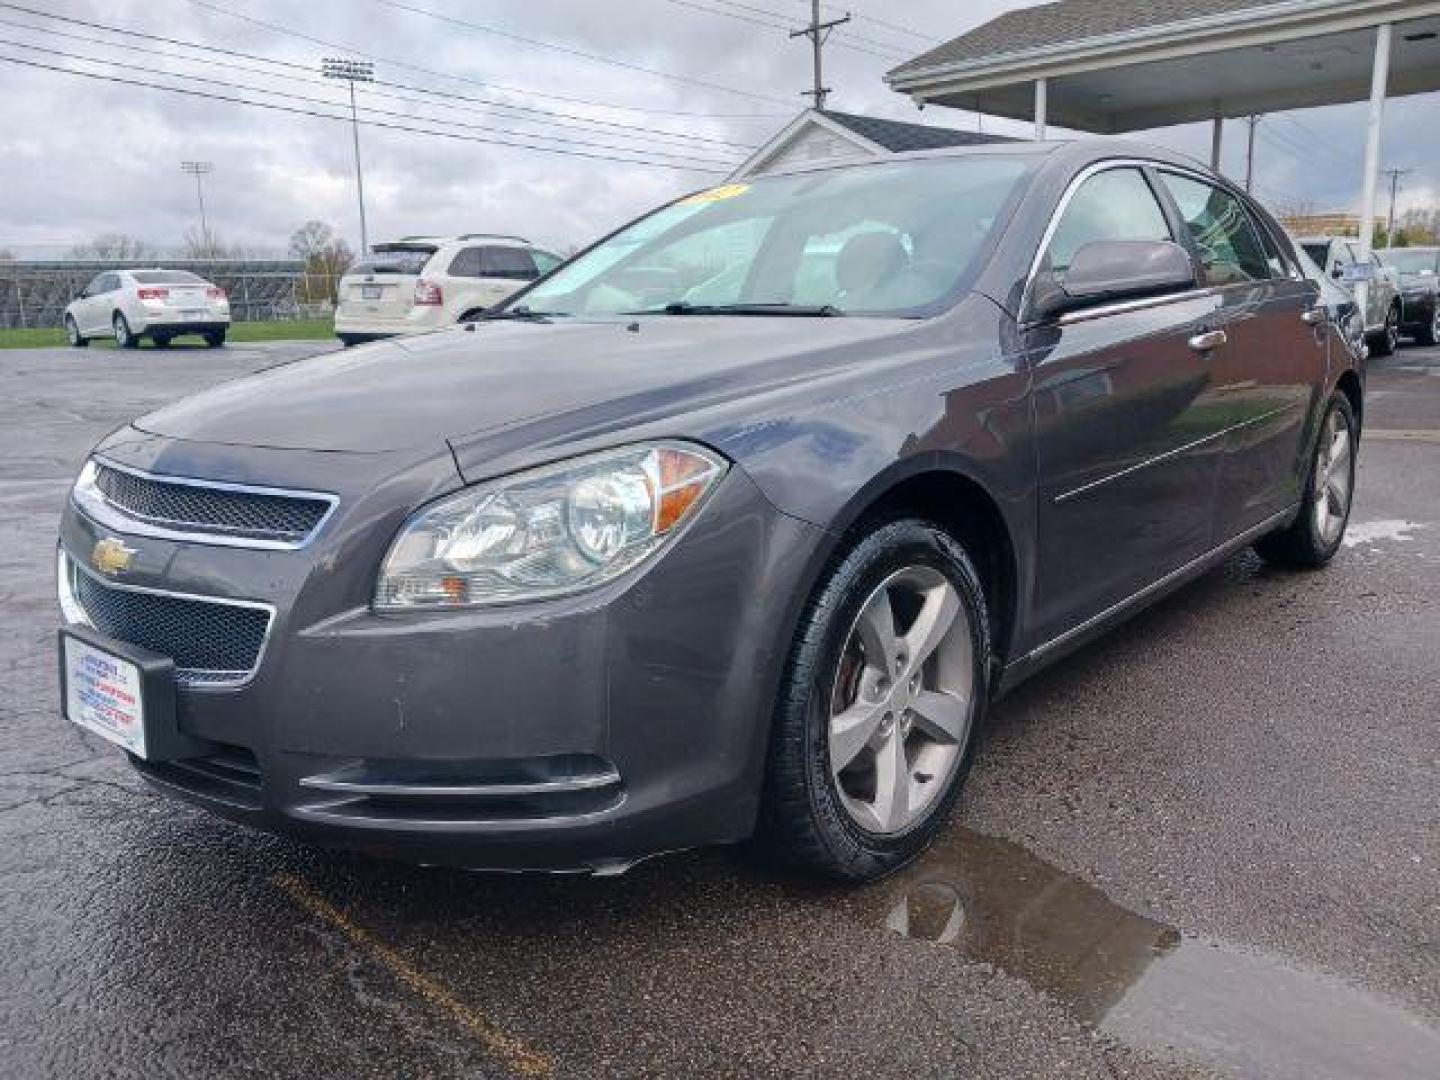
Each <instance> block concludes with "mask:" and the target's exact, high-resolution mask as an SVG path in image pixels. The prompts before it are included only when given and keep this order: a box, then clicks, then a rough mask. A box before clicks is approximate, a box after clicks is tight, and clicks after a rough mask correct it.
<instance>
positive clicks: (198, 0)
mask: <svg viewBox="0 0 1440 1080" xmlns="http://www.w3.org/2000/svg"><path fill="white" fill-rule="evenodd" d="M190 2H191V3H192V4H199V5H200V6H201V7H206V8H210V9H211V10H220V9H218V8H215V7H214V6H213V5H211V4H210V3H208V2H207V0H190ZM374 2H375V3H377V4H381V5H383V6H385V7H388V8H394V9H395V10H397V11H408V12H411V13H412V14H415V15H423V16H425V17H426V18H429V19H435V20H437V21H439V22H444V23H449V24H450V25H452V26H459V27H462V28H464V29H466V30H472V31H474V32H476V33H480V34H493V35H495V36H496V37H502V38H505V39H507V40H509V41H518V42H520V43H522V44H525V45H533V46H534V47H536V48H540V49H552V50H554V51H556V52H561V53H565V54H566V55H567V56H575V57H579V58H580V59H582V60H590V61H592V62H594V63H597V64H609V65H611V66H612V67H619V68H624V69H626V70H627V71H638V72H641V73H643V74H646V75H653V76H655V77H656V78H661V79H668V80H670V81H672V82H681V83H688V84H690V85H691V86H703V87H705V88H706V89H708V90H719V91H722V92H723V93H727V94H736V95H738V96H740V97H746V98H750V99H752V100H754V101H765V102H769V103H771V104H778V105H783V104H784V102H783V101H781V100H780V99H779V98H772V97H769V96H768V95H766V94H757V93H754V92H753V91H750V90H741V89H739V88H738V87H734V86H725V85H724V84H723V83H715V82H710V81H708V80H706V79H696V78H693V77H691V76H689V75H677V74H676V73H674V72H671V71H662V70H660V69H659V68H652V67H646V66H645V65H644V64H637V63H634V62H633V61H630V60H617V59H615V58H614V57H610V56H603V55H601V54H600V53H592V52H587V51H586V50H584V49H577V48H574V47H573V46H570V45H561V44H559V43H557V42H554V41H543V40H541V39H540V38H532V37H526V36H525V35H524V34H517V33H515V32H514V31H512V30H505V29H502V28H501V27H498V26H487V25H486V24H484V23H477V22H470V21H468V20H466V19H460V18H456V17H455V16H454V15H446V14H443V13H442V12H438V11H431V10H430V9H428V8H422V7H416V6H414V5H413V4H407V3H403V2H402V0H374Z"/></svg>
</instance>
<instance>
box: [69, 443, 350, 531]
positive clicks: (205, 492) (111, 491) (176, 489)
mask: <svg viewBox="0 0 1440 1080" xmlns="http://www.w3.org/2000/svg"><path fill="white" fill-rule="evenodd" d="M95 486H96V488H98V489H99V491H100V493H101V495H103V496H104V498H105V501H106V502H108V503H109V504H110V505H111V506H113V507H115V508H116V509H117V510H119V511H121V512H122V513H125V514H128V515H129V516H131V517H134V518H138V519H139V520H141V521H145V522H149V523H151V524H153V525H161V526H164V527H166V528H169V529H174V530H176V531H179V532H193V533H199V534H211V535H220V536H226V537H234V538H238V539H249V540H261V541H270V542H275V543H281V544H287V545H290V544H293V545H299V544H302V543H304V542H305V541H306V540H308V539H309V538H310V535H311V534H312V533H313V532H314V531H315V530H316V529H317V528H318V527H319V525H320V522H321V521H323V520H324V519H325V515H326V514H327V513H329V511H330V507H331V506H332V505H333V500H332V499H329V498H324V497H320V496H307V495H298V494H297V495H288V494H280V493H275V492H269V491H265V490H263V489H258V488H256V489H251V488H242V487H238V486H230V485H225V486H211V485H207V484H205V483H204V482H203V481H188V480H187V481H179V480H167V479H163V478H160V477H156V476H149V475H140V474H138V473H133V472H130V471H128V470H124V469H117V468H114V467H112V466H109V465H106V464H104V463H102V462H98V461H97V462H96V463H95Z"/></svg>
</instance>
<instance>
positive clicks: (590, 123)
mask: <svg viewBox="0 0 1440 1080" xmlns="http://www.w3.org/2000/svg"><path fill="white" fill-rule="evenodd" d="M0 6H4V4H0ZM0 26H10V27H14V29H19V30H27V32H32V33H40V35H46V36H49V37H63V39H66V40H73V42H82V43H85V45H98V46H101V48H105V49H125V50H127V52H135V53H141V55H147V56H157V58H161V59H167V60H174V62H180V63H204V65H207V66H210V68H226V69H230V71H238V72H243V73H248V75H259V76H264V78H266V79H284V81H287V82H298V84H302V85H305V86H323V85H324V84H323V82H321V81H320V79H315V78H314V76H312V75H308V73H307V75H289V73H285V72H276V71H261V69H256V68H248V66H245V65H239V63H232V62H228V60H217V59H215V58H213V56H200V58H194V56H184V55H177V53H171V52H164V50H161V49H147V48H144V46H141V45H131V43H125V45H121V43H118V42H107V40H104V39H96V37H86V36H84V35H76V33H68V32H65V30H58V29H52V27H40V26H30V24H27V23H17V22H13V20H9V19H0ZM161 40H164V42H167V43H171V45H179V46H183V48H189V49H199V50H207V49H210V46H206V45H197V43H192V42H180V40H176V39H170V37H166V39H161ZM33 48H39V46H33ZM223 53H225V55H230V56H240V58H243V59H252V60H256V62H261V63H278V65H282V66H285V68H291V66H294V68H298V69H300V71H308V69H307V68H300V65H289V63H288V62H285V60H275V59H271V58H266V56H256V55H253V53H235V52H233V50H223ZM94 59H95V62H96V63H118V62H117V60H108V59H99V58H94ZM147 71H148V69H147ZM157 73H158V72H157ZM176 75H181V73H180V72H176ZM192 78H197V76H192ZM376 82H377V85H382V86H395V88H399V89H406V91H412V92H415V94H423V95H426V96H431V98H436V101H426V99H422V98H412V96H406V95H405V94H392V92H387V91H382V89H374V88H369V89H367V91H366V95H367V96H374V98H384V99H390V101H400V102H405V104H409V105H419V107H429V108H445V109H461V111H465V112H469V111H471V109H469V108H468V105H471V104H478V105H485V107H487V108H491V109H504V111H508V112H520V114H527V112H533V114H537V115H540V117H544V120H530V118H528V117H526V115H518V117H514V120H517V121H520V122H526V124H550V125H554V127H557V128H560V130H567V131H580V132H585V134H605V132H603V131H595V128H596V127H599V128H613V130H618V131H625V132H634V134H635V135H639V137H644V138H645V140H647V141H658V143H670V145H675V144H677V143H706V144H713V145H719V147H733V148H736V150H755V145H753V144H747V143H734V141H732V140H723V138H710V137H707V135H690V134H685V132H680V131H665V130H664V128H642V127H636V125H632V124H619V122H616V121H605V120H590V118H588V117H579V115H575V114H567V112H552V111H549V109H536V108H531V107H528V105H508V104H504V102H498V101H494V99H491V98H480V96H468V95H464V94H452V92H446V91H432V89H428V88H423V86H409V85H406V84H403V82H386V81H384V79H377V81H376ZM266 92H268V91H266ZM456 102H465V104H456ZM501 118H503V120H504V118H507V117H501ZM570 121H575V122H570ZM526 134H533V135H534V137H536V138H552V135H547V134H546V132H541V131H536V132H526ZM636 148H641V147H636ZM658 148H660V147H657V150H658Z"/></svg>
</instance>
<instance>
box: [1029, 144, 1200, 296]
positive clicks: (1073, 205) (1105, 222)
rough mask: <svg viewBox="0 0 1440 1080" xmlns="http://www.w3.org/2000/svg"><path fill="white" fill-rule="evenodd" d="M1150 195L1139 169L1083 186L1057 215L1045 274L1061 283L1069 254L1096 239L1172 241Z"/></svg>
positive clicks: (1105, 176) (1100, 177) (1107, 173)
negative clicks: (1048, 272) (1047, 272)
mask: <svg viewBox="0 0 1440 1080" xmlns="http://www.w3.org/2000/svg"><path fill="white" fill-rule="evenodd" d="M1172 239H1174V237H1172V236H1171V235H1170V226H1169V225H1167V224H1166V222H1165V214H1164V212H1163V211H1162V210H1161V209H1160V204H1159V202H1157V201H1156V199H1155V193H1154V192H1152V191H1151V190H1150V185H1149V184H1148V183H1146V182H1145V177H1144V175H1143V174H1142V173H1141V172H1140V170H1139V169H1133V168H1123V169H1106V170H1105V171H1104V172H1099V173H1096V174H1095V175H1094V176H1092V177H1090V178H1089V179H1087V180H1085V181H1083V182H1082V183H1081V184H1080V186H1079V187H1078V188H1076V189H1075V194H1074V195H1072V196H1071V197H1070V202H1069V203H1068V204H1067V205H1066V207H1065V210H1064V212H1063V213H1062V214H1061V216H1060V221H1059V224H1057V225H1056V227H1055V233H1054V235H1053V236H1052V237H1051V238H1050V246H1049V247H1047V248H1046V249H1045V257H1046V260H1047V263H1048V269H1049V271H1050V273H1051V274H1053V275H1054V277H1055V279H1056V280H1057V281H1058V282H1061V283H1063V282H1064V280H1065V272H1066V271H1067V270H1069V269H1070V263H1071V260H1073V259H1074V258H1075V253H1076V252H1077V251H1079V250H1080V249H1081V248H1082V247H1084V246H1085V245H1086V244H1092V243H1094V242H1096V241H1097V240H1172Z"/></svg>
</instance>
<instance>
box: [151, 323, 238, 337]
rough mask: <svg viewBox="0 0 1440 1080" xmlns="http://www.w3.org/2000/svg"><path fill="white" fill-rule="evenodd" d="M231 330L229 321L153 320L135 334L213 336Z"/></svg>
mask: <svg viewBox="0 0 1440 1080" xmlns="http://www.w3.org/2000/svg"><path fill="white" fill-rule="evenodd" d="M229 329H230V320H229V319H206V320H194V319H187V320H183V321H181V320H178V319H177V320H170V319H152V320H151V321H150V322H148V323H146V324H145V326H144V328H143V329H141V328H137V329H136V330H135V333H137V334H146V335H150V336H152V337H153V336H154V335H156V334H167V335H170V336H175V335H177V334H213V333H216V332H218V331H221V330H229Z"/></svg>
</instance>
